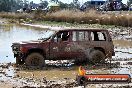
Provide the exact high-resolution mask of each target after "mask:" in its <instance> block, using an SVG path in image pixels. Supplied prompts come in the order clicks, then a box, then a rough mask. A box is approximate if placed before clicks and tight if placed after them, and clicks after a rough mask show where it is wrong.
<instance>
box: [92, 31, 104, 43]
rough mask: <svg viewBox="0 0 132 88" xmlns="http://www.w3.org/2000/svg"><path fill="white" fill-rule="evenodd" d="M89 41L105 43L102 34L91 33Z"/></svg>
mask: <svg viewBox="0 0 132 88" xmlns="http://www.w3.org/2000/svg"><path fill="white" fill-rule="evenodd" d="M91 39H92V40H93V41H106V36H105V33H104V32H91Z"/></svg>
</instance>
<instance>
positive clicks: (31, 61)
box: [25, 53, 45, 67]
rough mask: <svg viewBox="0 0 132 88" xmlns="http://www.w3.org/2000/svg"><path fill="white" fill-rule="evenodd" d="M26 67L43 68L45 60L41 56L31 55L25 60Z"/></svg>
mask: <svg viewBox="0 0 132 88" xmlns="http://www.w3.org/2000/svg"><path fill="white" fill-rule="evenodd" d="M25 64H26V66H30V67H43V66H44V64H45V60H44V57H43V55H41V54H40V53H31V54H29V55H28V56H27V58H26V60H25Z"/></svg>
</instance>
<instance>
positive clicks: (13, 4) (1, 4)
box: [0, 0, 21, 12]
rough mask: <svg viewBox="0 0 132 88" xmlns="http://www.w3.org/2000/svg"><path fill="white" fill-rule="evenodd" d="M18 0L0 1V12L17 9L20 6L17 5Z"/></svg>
mask: <svg viewBox="0 0 132 88" xmlns="http://www.w3.org/2000/svg"><path fill="white" fill-rule="evenodd" d="M19 1H20V0H18V1H17V0H0V12H1V11H4V12H9V11H12V10H13V9H19V8H21V6H20V5H19Z"/></svg>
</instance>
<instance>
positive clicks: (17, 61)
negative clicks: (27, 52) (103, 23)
mask: <svg viewBox="0 0 132 88" xmlns="http://www.w3.org/2000/svg"><path fill="white" fill-rule="evenodd" d="M16 64H17V65H20V64H21V59H20V58H19V57H16Z"/></svg>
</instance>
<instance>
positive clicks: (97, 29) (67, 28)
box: [49, 27, 107, 31]
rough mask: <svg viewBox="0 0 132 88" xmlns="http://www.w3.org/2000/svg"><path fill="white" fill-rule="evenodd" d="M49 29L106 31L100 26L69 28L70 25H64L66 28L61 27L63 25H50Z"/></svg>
mask: <svg viewBox="0 0 132 88" xmlns="http://www.w3.org/2000/svg"><path fill="white" fill-rule="evenodd" d="M49 29H50V30H53V31H75V30H79V31H80V30H84V31H87V30H89V31H91V30H92V31H93V30H94V31H107V30H106V29H101V28H75V27H74V28H71V27H66V28H63V27H51V28H49Z"/></svg>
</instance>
